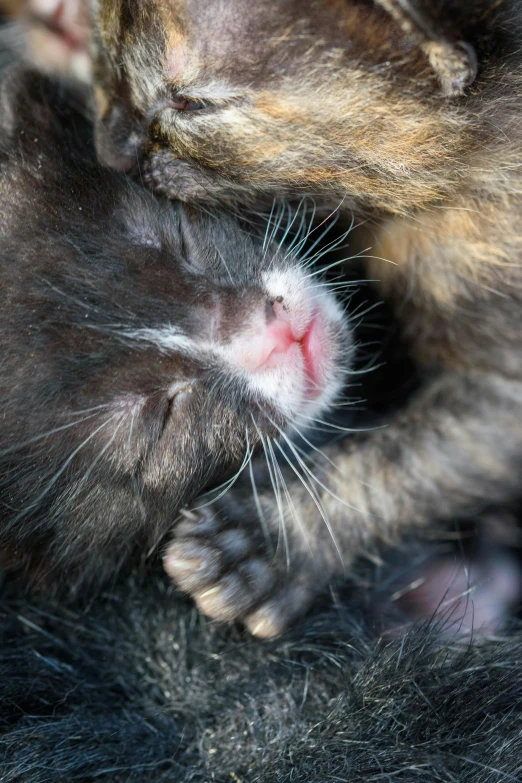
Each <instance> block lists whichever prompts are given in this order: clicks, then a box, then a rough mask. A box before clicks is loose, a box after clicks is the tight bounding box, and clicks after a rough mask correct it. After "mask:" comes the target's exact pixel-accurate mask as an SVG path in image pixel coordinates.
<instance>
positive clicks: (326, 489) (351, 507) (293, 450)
mask: <svg viewBox="0 0 522 783" xmlns="http://www.w3.org/2000/svg"><path fill="white" fill-rule="evenodd" d="M280 432H281V436H282V437H283V438H284V439H285V441H286V442H287V443H288V446H289V448H290V451H291V452H292V453H293V454H294V456H295V458H296V460H297V461H298V463H299V465H300V466H301V467H302V468H303V470H304V471H306V473H307V474H308V475H309V476H310V478H311V479H312V481H315V482H316V484H319V486H320V487H322V488H323V489H324V490H325V492H328V494H329V495H330V496H331V497H333V499H334V500H337V501H338V502H339V503H341V505H343V506H346V508H349V509H351V510H352V511H357V512H358V513H359V514H362V513H364V512H363V510H362V509H360V508H356V506H352V505H351V504H350V503H348V502H347V501H346V500H343V499H342V498H340V497H339V495H336V494H335V492H332V490H331V489H330V488H329V487H327V486H326V484H323V482H322V481H321V480H320V479H318V478H317V476H316V475H315V474H314V473H313V472H312V471H311V470H310V468H309V467H308V465H307V464H306V463H305V462H304V461H303V460H302V459H301V457H300V456H299V454H298V453H297V451H296V449H295V448H294V446H293V444H292V441H291V440H290V438H289V437H288V436H287V435H286V434H285V433H284V432H283V430H280Z"/></svg>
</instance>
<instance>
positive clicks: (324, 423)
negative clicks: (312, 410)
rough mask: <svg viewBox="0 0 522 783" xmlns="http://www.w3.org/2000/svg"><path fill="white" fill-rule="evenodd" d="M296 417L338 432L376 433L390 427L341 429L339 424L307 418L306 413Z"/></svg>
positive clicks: (298, 414) (383, 425)
mask: <svg viewBox="0 0 522 783" xmlns="http://www.w3.org/2000/svg"><path fill="white" fill-rule="evenodd" d="M295 415H296V416H299V418H300V419H306V420H307V421H312V422H314V424H321V425H322V426H323V427H328V428H329V429H332V430H337V431H338V432H349V433H354V432H374V431H375V430H384V429H386V427H387V426H388V425H387V424H379V425H378V426H376V427H363V428H360V429H355V428H350V427H340V426H339V425H338V424H332V423H331V422H329V421H325V420H324V419H314V418H313V417H312V416H305V414H304V413H296V414H295Z"/></svg>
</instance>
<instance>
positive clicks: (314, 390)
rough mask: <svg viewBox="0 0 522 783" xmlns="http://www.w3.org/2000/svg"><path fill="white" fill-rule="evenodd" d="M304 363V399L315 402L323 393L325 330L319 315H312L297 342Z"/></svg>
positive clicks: (318, 313)
mask: <svg viewBox="0 0 522 783" xmlns="http://www.w3.org/2000/svg"><path fill="white" fill-rule="evenodd" d="M299 342H300V345H301V352H302V355H303V361H304V370H305V377H306V389H305V397H306V399H307V400H311V401H313V400H316V399H317V398H318V397H320V396H321V394H322V393H323V391H324V375H325V361H326V357H325V352H324V347H323V344H324V342H325V329H324V324H323V322H322V317H321V313H320V312H319V311H318V312H316V313H314V314H313V316H312V320H311V321H310V323H309V324H308V326H307V328H306V330H305V333H304V335H303V336H302V338H301V340H300V341H299Z"/></svg>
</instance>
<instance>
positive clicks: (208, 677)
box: [0, 571, 522, 783]
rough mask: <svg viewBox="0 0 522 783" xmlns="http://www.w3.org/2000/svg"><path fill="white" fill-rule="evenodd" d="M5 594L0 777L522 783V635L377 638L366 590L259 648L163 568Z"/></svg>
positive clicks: (66, 781) (29, 781)
mask: <svg viewBox="0 0 522 783" xmlns="http://www.w3.org/2000/svg"><path fill="white" fill-rule="evenodd" d="M5 591H6V596H5V598H4V601H3V602H2V608H1V610H0V612H1V634H2V640H1V645H0V727H1V736H0V757H1V765H0V780H1V781H2V783H7V781H9V783H14V782H16V783H47V781H53V782H56V783H58V782H60V783H61V782H62V781H63V783H70V782H71V781H91V780H100V781H111V783H120V782H121V783H130V782H131V781H132V782H134V781H136V782H138V781H139V783H145V781H154V783H156V781H158V783H159V781H169V783H174V782H176V783H177V782H178V781H179V783H181V781H219V782H220V783H257V782H258V781H259V782H261V781H263V782H266V783H268V781H270V783H284V782H286V781H288V783H290V781H292V782H293V781H307V782H309V783H326V781H337V782H341V781H343V782H345V783H359V781H360V783H363V782H364V783H374V782H375V783H377V781H378V782H379V783H391V782H392V781H393V783H395V781H401V783H403V782H406V781H407V782H408V783H421V781H422V782H423V783H432V782H433V783H440V782H442V781H443V782H444V783H455V782H456V781H458V783H466V781H470V782H471V781H473V783H497V781H498V783H500V781H518V780H522V678H521V674H520V661H521V659H522V631H519V630H515V631H514V632H513V634H512V635H511V636H510V637H509V638H507V637H506V639H505V640H497V641H494V642H490V643H486V644H482V645H477V646H473V645H471V646H468V645H463V646H461V648H460V651H459V650H458V648H451V647H448V646H446V647H442V648H439V649H438V650H437V649H436V648H434V647H433V646H432V645H431V644H430V640H429V634H428V633H427V631H426V629H425V628H419V629H417V630H416V631H415V632H414V633H411V634H410V635H409V636H407V637H405V638H404V639H401V640H399V641H393V642H390V643H387V644H385V643H382V642H376V641H375V640H372V635H371V633H370V629H369V627H368V624H367V623H366V622H365V620H364V617H365V615H366V612H365V610H364V607H363V606H362V605H361V604H360V603H359V600H360V597H361V595H363V594H362V593H361V592H356V593H354V594H353V595H351V596H350V594H347V595H345V596H344V602H343V603H341V604H339V603H338V604H337V606H335V605H332V604H330V606H328V607H327V606H323V607H319V608H318V609H317V611H316V612H315V614H313V615H312V616H310V617H309V618H308V619H307V620H306V621H305V622H304V623H302V624H301V625H300V626H299V627H297V628H295V629H294V631H293V632H292V634H291V635H289V636H287V637H285V638H283V639H281V640H279V641H278V642H275V643H271V644H266V643H261V642H256V641H252V639H251V638H249V637H247V636H244V635H242V634H241V633H240V632H239V631H238V630H237V629H229V628H225V627H222V626H216V625H214V624H212V623H211V622H209V621H207V620H205V619H204V618H202V617H201V616H199V615H198V614H197V613H196V611H195V610H194V608H193V607H192V605H191V604H190V603H189V602H187V601H185V599H183V598H181V597H180V596H179V594H176V593H175V591H174V589H173V588H172V587H171V586H170V585H169V584H168V582H167V581H166V580H165V578H164V577H163V575H162V574H161V573H159V572H157V573H155V572H150V571H149V572H148V573H145V574H139V573H134V574H133V575H132V576H130V577H128V578H127V580H126V581H125V580H124V581H123V582H122V583H120V585H119V586H117V587H115V588H114V589H113V590H112V591H110V592H107V593H105V594H103V595H100V596H99V597H98V598H96V599H95V600H93V601H92V602H91V603H90V604H85V605H83V606H82V605H78V604H76V605H70V606H68V607H67V606H65V605H64V604H63V603H62V604H59V603H57V602H55V601H44V600H40V601H35V600H34V599H33V600H32V601H31V602H28V601H27V600H26V599H24V597H23V596H22V595H20V593H19V592H17V590H16V589H15V588H14V587H13V586H11V587H9V586H8V587H7V588H5ZM358 596H359V598H358Z"/></svg>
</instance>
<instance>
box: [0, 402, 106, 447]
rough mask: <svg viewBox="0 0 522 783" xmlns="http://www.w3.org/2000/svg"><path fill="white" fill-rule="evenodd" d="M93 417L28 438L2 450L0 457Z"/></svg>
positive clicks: (94, 414)
mask: <svg viewBox="0 0 522 783" xmlns="http://www.w3.org/2000/svg"><path fill="white" fill-rule="evenodd" d="M100 407H102V406H100ZM95 416H97V414H96V413H93V414H92V415H91V416H84V417H83V419H77V420H76V421H73V422H70V423H69V424H63V425H62V426H60V427H56V428H55V429H54V430H48V431H47V432H43V433H41V434H40V435H35V436H34V438H29V439H28V440H26V441H24V442H23V443H17V444H16V446H10V447H9V448H8V449H4V451H2V452H0V457H3V456H5V455H6V454H12V453H13V452H14V451H20V449H23V448H25V446H30V445H31V444H32V443H37V442H38V441H39V440H43V439H44V438H49V437H50V436H51V435H55V434H56V433H57V432H63V430H68V429H70V428H71V427H76V426H78V424H83V422H84V421H88V420H89V419H93V418H94V417H95Z"/></svg>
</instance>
